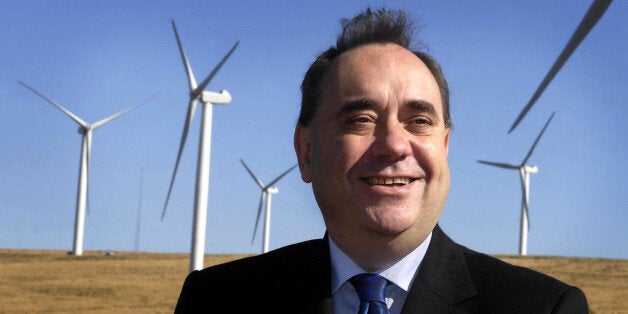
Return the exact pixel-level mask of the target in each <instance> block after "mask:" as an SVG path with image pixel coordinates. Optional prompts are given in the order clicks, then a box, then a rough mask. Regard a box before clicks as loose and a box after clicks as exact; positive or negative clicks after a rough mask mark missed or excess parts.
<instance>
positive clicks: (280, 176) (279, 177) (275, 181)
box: [267, 165, 297, 186]
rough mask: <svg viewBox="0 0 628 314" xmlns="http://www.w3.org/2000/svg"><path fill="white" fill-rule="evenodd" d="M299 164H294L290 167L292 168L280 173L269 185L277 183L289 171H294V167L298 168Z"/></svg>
mask: <svg viewBox="0 0 628 314" xmlns="http://www.w3.org/2000/svg"><path fill="white" fill-rule="evenodd" d="M296 166H297V165H294V166H292V167H290V169H288V170H286V171H284V173H282V174H280V175H279V176H278V177H277V178H275V179H274V180H273V181H271V182H270V183H268V185H267V186H273V184H275V183H277V181H279V180H281V178H283V177H285V176H286V175H287V174H288V172H290V171H292V169H294V168H296Z"/></svg>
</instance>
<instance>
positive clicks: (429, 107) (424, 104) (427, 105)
mask: <svg viewBox="0 0 628 314" xmlns="http://www.w3.org/2000/svg"><path fill="white" fill-rule="evenodd" d="M406 105H407V106H408V107H410V108H412V109H414V110H418V111H422V112H426V113H429V114H430V115H433V116H436V115H437V113H436V107H434V105H433V104H432V103H431V102H429V101H426V100H411V101H409V102H407V103H406Z"/></svg>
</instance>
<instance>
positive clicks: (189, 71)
mask: <svg viewBox="0 0 628 314" xmlns="http://www.w3.org/2000/svg"><path fill="white" fill-rule="evenodd" d="M171 21H172V29H174V36H175V37H176V38H177V45H178V46H179V52H180V53H181V59H182V60H183V67H184V68H185V74H187V76H188V83H189V85H190V91H193V90H194V89H196V79H195V78H194V73H192V67H191V66H190V62H188V57H187V56H186V55H185V51H184V50H183V45H182V44H181V39H180V38H179V32H177V25H175V24H174V20H171Z"/></svg>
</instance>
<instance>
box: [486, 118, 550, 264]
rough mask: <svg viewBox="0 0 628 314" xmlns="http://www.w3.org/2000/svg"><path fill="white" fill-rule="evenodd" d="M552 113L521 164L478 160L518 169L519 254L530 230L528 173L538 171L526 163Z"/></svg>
mask: <svg viewBox="0 0 628 314" xmlns="http://www.w3.org/2000/svg"><path fill="white" fill-rule="evenodd" d="M554 113H555V112H554ZM554 113H552V115H551V116H550V117H549V119H548V120H547V122H546V123H545V126H544V127H543V129H542V130H541V133H539V135H538V136H537V137H536V140H535V141H534V144H533V145H532V147H531V148H530V151H528V154H527V155H526V157H525V158H524V159H523V161H522V162H521V164H519V165H513V164H507V163H502V162H492V161H484V160H478V162H479V163H482V164H486V165H490V166H496V167H500V168H505V169H514V170H519V176H520V178H521V189H522V193H523V195H522V201H521V226H520V236H519V254H520V255H526V254H527V248H528V231H530V224H529V218H530V217H529V215H528V209H529V208H528V204H529V200H530V174H531V173H538V172H539V168H538V167H537V166H528V165H527V163H528V159H530V156H532V152H533V151H534V148H535V147H536V145H537V144H538V143H539V140H540V139H541V136H542V135H543V132H545V129H546V128H547V126H548V125H549V123H550V121H552V118H553V117H554Z"/></svg>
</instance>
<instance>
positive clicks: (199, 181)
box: [161, 20, 239, 272]
mask: <svg viewBox="0 0 628 314" xmlns="http://www.w3.org/2000/svg"><path fill="white" fill-rule="evenodd" d="M172 28H173V30H174V35H175V38H176V39H177V45H178V46H179V52H180V53H181V58H182V60H183V66H184V68H185V73H186V74H187V77H188V83H189V86H190V100H189V103H188V112H187V116H186V119H185V123H184V125H183V134H182V135H181V143H180V144H179V152H178V153H177V161H176V162H175V165H174V171H173V173H172V179H171V180H170V187H169V188H168V195H167V196H166V202H165V204H164V208H163V211H162V213H161V220H162V221H163V219H164V216H165V215H166V208H167V207H168V202H169V200H170V194H171V193H172V186H173V185H174V179H175V177H176V175H177V169H178V168H179V161H180V160H181V154H182V152H183V147H184V146H185V141H186V139H187V136H188V131H189V128H190V124H191V123H192V119H193V118H194V112H195V111H196V105H197V103H198V102H199V101H200V102H201V105H202V107H203V108H202V114H201V130H200V139H199V147H198V148H199V149H198V160H197V169H196V192H195V193H196V194H195V200H194V218H193V223H192V247H191V253H190V272H192V271H194V270H199V269H202V268H203V254H204V251H205V227H206V224H207V194H208V188H209V157H210V147H211V125H212V105H217V104H228V103H229V102H231V95H230V94H229V92H227V91H226V90H223V91H221V92H220V93H216V92H206V91H205V87H207V85H208V84H209V82H210V81H211V80H212V78H214V75H216V73H217V72H218V71H219V70H220V68H221V67H222V65H223V64H224V63H225V62H226V61H227V59H228V58H229V57H230V56H231V54H232V53H233V51H234V50H235V49H236V47H238V44H239V42H236V43H235V45H233V47H232V48H231V50H229V52H228V53H227V54H226V55H225V56H224V57H223V58H222V60H221V61H220V63H218V65H216V67H215V68H214V69H213V70H212V71H211V73H209V75H208V76H207V77H206V78H205V80H203V81H202V82H201V84H199V85H197V84H196V79H195V78H194V73H192V68H191V66H190V63H189V62H188V58H187V56H186V55H185V51H184V50H183V46H182V45H181V40H180V39H179V33H178V32H177V26H176V25H175V23H174V20H173V21H172Z"/></svg>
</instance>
